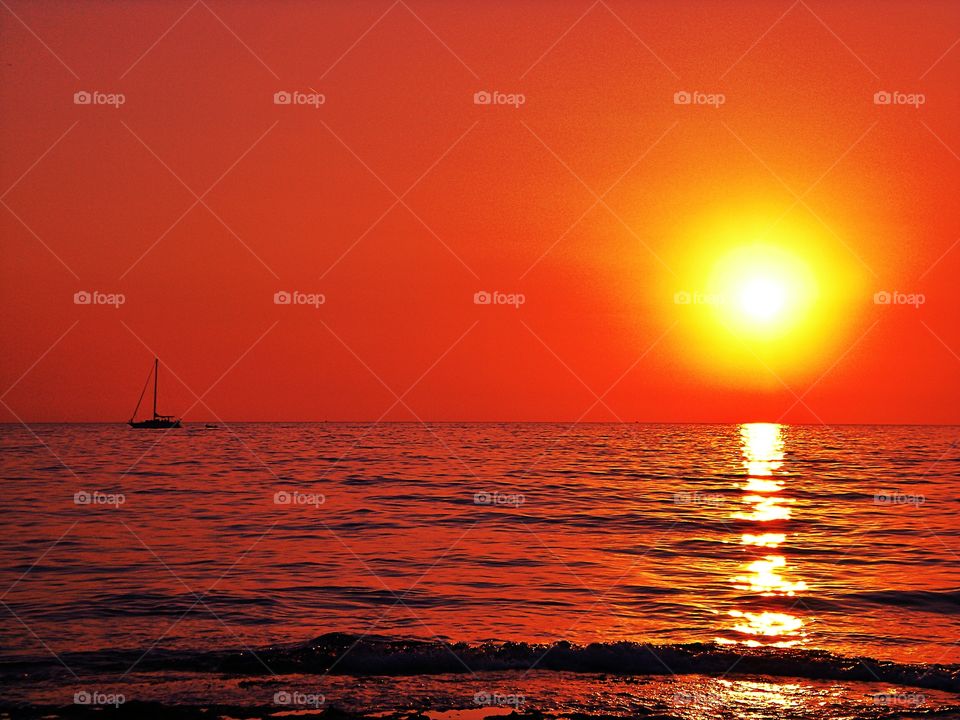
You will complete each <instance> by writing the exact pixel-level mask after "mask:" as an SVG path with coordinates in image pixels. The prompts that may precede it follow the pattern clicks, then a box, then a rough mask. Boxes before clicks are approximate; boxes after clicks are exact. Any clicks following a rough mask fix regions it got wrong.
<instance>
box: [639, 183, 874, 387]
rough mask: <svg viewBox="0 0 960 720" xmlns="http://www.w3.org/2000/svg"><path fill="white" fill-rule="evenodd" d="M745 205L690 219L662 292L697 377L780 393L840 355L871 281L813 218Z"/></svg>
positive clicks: (684, 358) (681, 348) (666, 311)
mask: <svg viewBox="0 0 960 720" xmlns="http://www.w3.org/2000/svg"><path fill="white" fill-rule="evenodd" d="M745 203H746V204H745V205H744V208H743V209H741V210H739V211H737V210H731V209H730V208H729V207H723V208H718V209H717V210H716V211H715V212H711V213H709V214H707V213H705V214H704V215H702V216H701V217H700V218H699V219H697V218H691V220H690V225H689V229H687V230H685V231H684V232H683V233H682V234H681V235H680V238H681V240H682V242H679V243H678V244H677V246H676V248H675V249H673V250H672V252H671V253H670V254H668V255H667V260H668V261H669V265H670V269H671V270H672V271H673V272H671V273H664V274H663V278H662V280H661V282H659V283H658V285H657V288H656V289H657V291H658V298H660V299H661V302H663V304H664V315H665V320H667V319H669V320H670V321H673V322H674V323H676V327H677V332H678V335H679V336H680V339H679V340H678V348H679V350H678V352H679V357H680V358H681V361H682V362H683V363H684V364H685V365H687V366H689V367H690V368H691V370H693V371H695V372H697V373H699V374H701V375H702V376H705V377H709V378H711V381H716V382H717V384H718V385H724V386H736V387H742V388H747V387H750V388H761V387H762V388H771V389H773V390H782V389H783V384H784V383H785V382H786V383H791V382H792V381H793V380H794V379H800V378H809V377H815V376H817V375H818V373H821V372H822V371H823V368H824V366H825V364H827V363H829V362H830V359H831V357H833V358H835V357H836V356H837V354H838V352H842V348H841V345H844V344H845V343H846V342H848V341H849V338H850V335H851V333H852V332H853V330H854V328H855V327H856V326H857V324H858V322H859V321H858V314H859V312H860V305H861V304H862V298H863V297H864V292H865V287H864V285H865V277H864V275H863V272H862V269H861V268H860V267H859V266H857V265H856V263H855V261H854V260H855V259H854V258H852V257H850V254H849V253H848V252H846V250H845V248H844V247H843V246H842V245H839V244H838V243H837V242H836V240H835V239H834V238H833V237H832V236H831V235H830V234H829V233H827V232H826V231H825V229H824V228H823V226H822V225H821V224H820V223H818V222H817V221H816V219H815V218H807V217H806V216H805V215H802V214H801V215H799V216H796V217H795V216H790V217H783V212H782V210H781V209H780V208H779V207H773V206H771V207H767V206H765V205H763V204H762V203H754V202H752V201H749V202H748V201H747V200H745ZM670 300H672V302H670ZM837 348H841V349H840V350H839V351H838V350H837Z"/></svg>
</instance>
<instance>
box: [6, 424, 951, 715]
mask: <svg viewBox="0 0 960 720" xmlns="http://www.w3.org/2000/svg"><path fill="white" fill-rule="evenodd" d="M958 441H960V427H930V426H917V427H905V426H832V427H824V426H780V425H771V424H744V425H645V424H627V425H621V424H585V425H576V426H568V425H561V424H430V425H420V424H413V423H412V424H406V423H400V424H382V425H376V426H371V425H363V424H338V423H316V424H280V423H274V424H230V425H220V426H219V427H206V426H204V425H187V426H186V427H184V428H182V429H178V430H177V429H175V430H170V431H162V430H160V431H136V430H129V429H127V428H126V427H124V426H121V425H96V424H90V425H34V426H31V427H30V428H25V427H23V426H18V425H6V426H3V427H2V428H0V452H2V469H3V491H4V498H3V506H2V507H3V509H2V518H0V560H2V562H0V593H2V603H3V606H2V607H0V612H2V613H4V614H5V617H4V621H3V623H2V624H0V691H2V695H3V699H4V703H5V706H6V707H8V708H15V709H16V712H20V713H27V714H29V713H30V712H36V713H38V714H39V713H41V712H47V711H50V709H51V708H55V707H57V706H72V710H73V711H77V710H78V706H77V704H76V703H74V701H75V700H77V698H79V700H77V702H78V703H79V704H80V705H81V706H82V705H83V704H84V701H85V699H86V700H88V701H89V702H90V703H91V705H90V707H91V708H93V709H96V707H97V703H101V704H103V703H106V704H110V703H109V700H110V698H111V693H112V697H113V698H114V700H116V696H118V695H122V696H123V699H124V704H125V707H127V708H128V709H131V710H132V709H134V708H136V707H138V706H137V703H146V704H147V705H145V706H144V707H148V706H149V707H153V705H151V704H153V703H160V704H162V705H167V706H172V705H177V706H180V705H184V706H186V705H191V706H192V705H216V704H222V705H223V706H226V707H230V708H231V711H230V714H231V716H233V717H241V716H244V717H246V716H251V717H252V716H258V717H259V716H265V715H266V714H268V711H267V710H263V708H267V709H268V710H269V711H271V712H272V711H277V710H278V708H279V709H283V708H287V709H290V708H293V709H295V710H296V711H298V712H301V711H302V712H306V713H310V712H312V711H316V712H320V711H322V710H324V709H327V708H330V707H336V708H339V709H344V710H346V711H349V712H357V713H359V712H381V713H383V712H396V711H405V710H409V709H420V710H424V709H426V710H429V711H431V712H433V713H434V715H431V717H434V716H435V717H437V718H448V719H455V718H464V719H466V718H480V717H484V716H486V715H493V714H504V713H506V712H510V711H512V710H514V709H517V710H521V711H523V710H530V711H534V710H536V711H541V712H546V713H553V714H555V715H558V716H559V715H563V714H565V713H566V714H569V713H574V712H584V713H597V714H603V713H606V714H614V715H631V714H633V715H637V714H644V713H646V714H647V715H651V714H653V715H656V714H659V716H661V717H683V718H699V717H721V716H723V717H726V716H729V717H740V716H744V715H750V716H751V717H784V716H786V717H807V716H809V717H820V718H823V717H838V718H839V717H887V716H890V717H893V716H899V714H900V713H905V712H906V713H912V712H919V711H929V710H938V711H939V712H941V714H940V715H939V717H946V716H947V714H944V713H950V712H953V711H954V710H957V712H958V713H960V698H958V695H957V693H960V493H958V490H960V444H958ZM387 679H389V680H387ZM77 693H79V695H78V694H77ZM84 693H87V695H84ZM115 704H116V703H115ZM31 708H32V709H31ZM785 708H786V709H789V712H788V713H787V714H786V715H784V711H785ZM79 709H80V710H83V709H84V707H80V708H79ZM141 709H142V708H141ZM245 712H246V713H248V714H247V715H245V714H244V713H245ZM249 713H252V714H249ZM258 713H259V714H258ZM451 713H452V714H451ZM457 713H459V714H457ZM725 713H727V714H725ZM730 713H732V714H730ZM133 716H136V715H133Z"/></svg>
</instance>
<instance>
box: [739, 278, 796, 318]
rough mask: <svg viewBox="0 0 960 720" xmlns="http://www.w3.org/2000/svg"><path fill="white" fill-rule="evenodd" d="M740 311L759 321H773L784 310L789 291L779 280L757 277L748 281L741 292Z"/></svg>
mask: <svg viewBox="0 0 960 720" xmlns="http://www.w3.org/2000/svg"><path fill="white" fill-rule="evenodd" d="M738 300H739V301H740V310H741V311H743V312H744V313H746V314H747V315H748V316H750V317H752V318H755V319H757V320H771V319H773V318H775V317H777V315H778V314H779V313H780V311H781V310H783V306H784V304H785V303H786V300H787V290H786V288H785V287H784V286H783V284H781V283H780V282H779V281H778V280H776V279H774V278H768V277H757V278H753V279H751V280H748V281H747V283H746V285H744V286H743V289H742V290H741V291H740V297H739V298H738Z"/></svg>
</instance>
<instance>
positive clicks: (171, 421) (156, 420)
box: [127, 358, 180, 430]
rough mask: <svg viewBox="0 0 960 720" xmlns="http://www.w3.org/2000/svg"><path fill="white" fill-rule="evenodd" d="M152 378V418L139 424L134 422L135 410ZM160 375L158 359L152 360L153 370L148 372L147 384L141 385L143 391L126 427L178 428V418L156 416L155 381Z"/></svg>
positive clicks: (137, 408)
mask: <svg viewBox="0 0 960 720" xmlns="http://www.w3.org/2000/svg"><path fill="white" fill-rule="evenodd" d="M151 375H152V376H153V418H152V419H150V420H140V421H139V422H138V421H136V420H134V418H135V417H136V416H137V410H139V409H140V403H142V402H143V396H144V395H145V394H146V392H147V385H149V384H150V376H151ZM159 375H160V358H154V359H153V370H151V371H150V375H147V382H145V383H144V384H143V390H142V391H141V392H140V399H139V400H137V406H136V407H135V408H134V409H133V415H131V416H130V419H129V420H128V421H127V425H129V426H130V427H132V428H147V429H151V430H155V429H160V428H178V427H180V418H176V417H174V416H173V415H158V414H157V381H158V379H159Z"/></svg>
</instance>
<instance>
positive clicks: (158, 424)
mask: <svg viewBox="0 0 960 720" xmlns="http://www.w3.org/2000/svg"><path fill="white" fill-rule="evenodd" d="M127 425H129V426H130V427H132V428H137V429H139V430H162V429H163V428H178V427H180V421H179V420H141V421H140V422H134V421H133V420H131V421H130V422H128V423H127Z"/></svg>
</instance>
